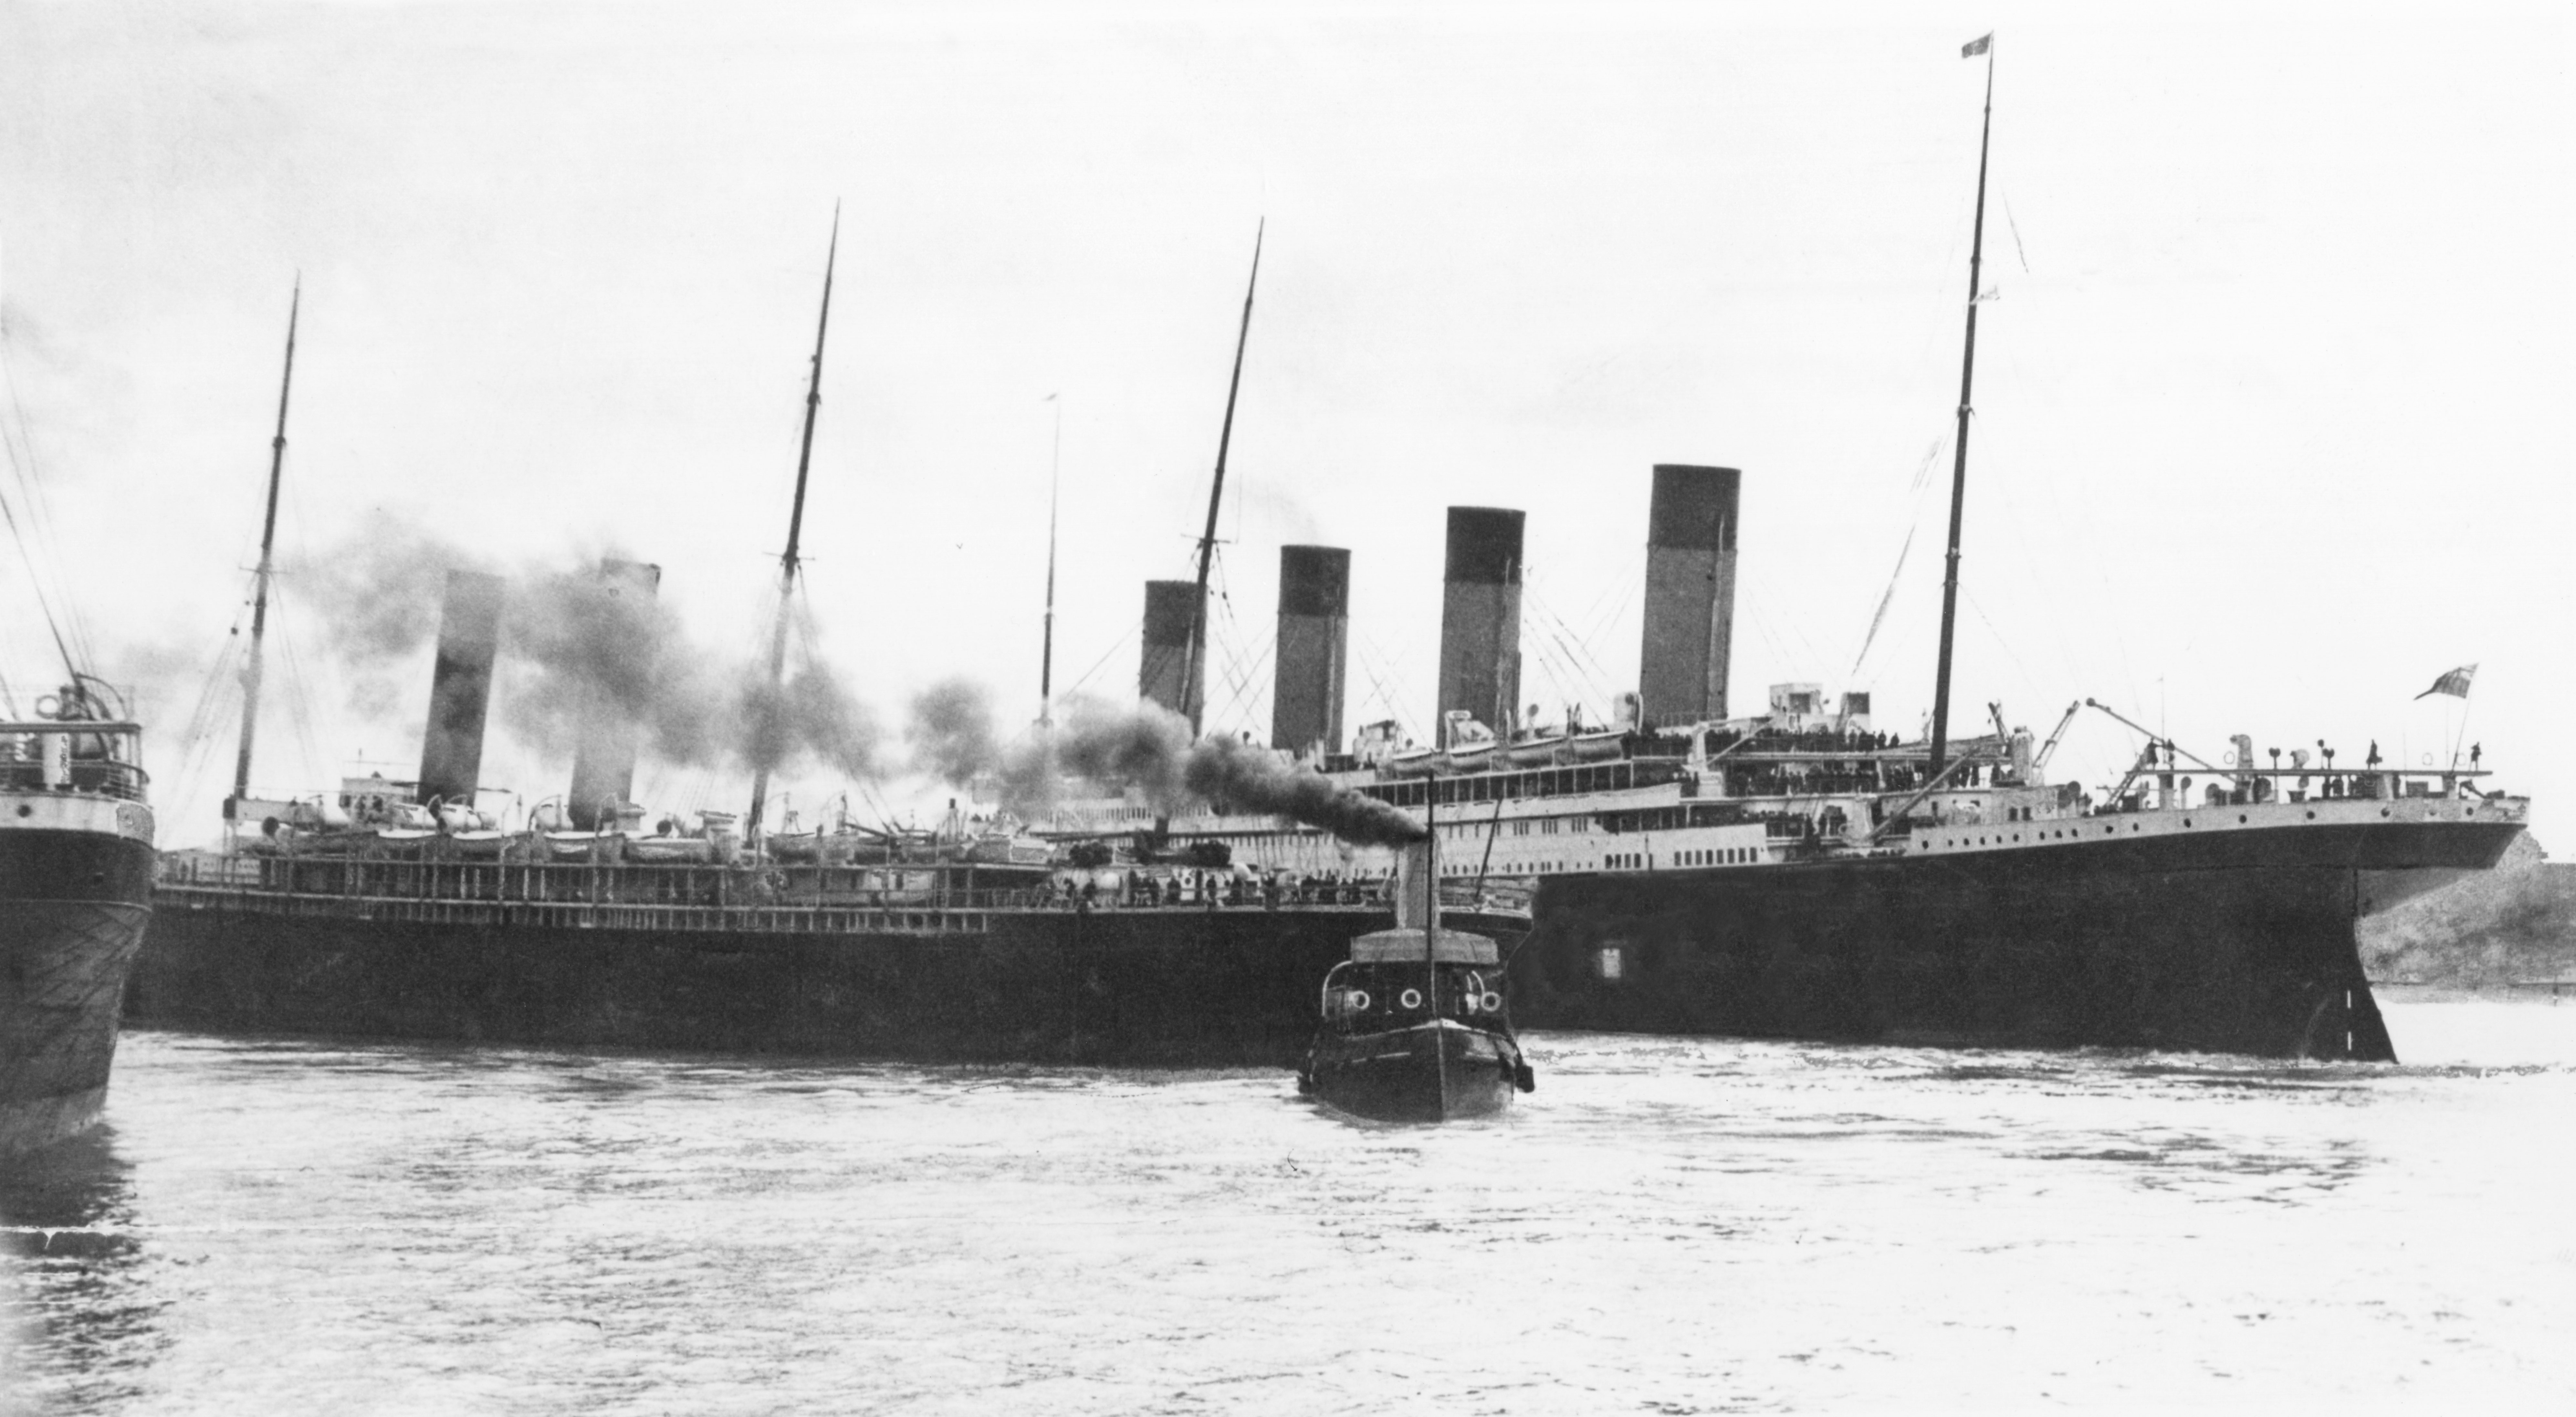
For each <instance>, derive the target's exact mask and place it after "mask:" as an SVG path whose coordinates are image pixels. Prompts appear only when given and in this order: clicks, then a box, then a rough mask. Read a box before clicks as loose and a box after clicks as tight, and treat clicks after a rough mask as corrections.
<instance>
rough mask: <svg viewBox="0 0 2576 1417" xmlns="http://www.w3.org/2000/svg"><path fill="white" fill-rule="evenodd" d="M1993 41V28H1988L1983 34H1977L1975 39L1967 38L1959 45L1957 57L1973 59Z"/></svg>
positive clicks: (1983, 51)
mask: <svg viewBox="0 0 2576 1417" xmlns="http://www.w3.org/2000/svg"><path fill="white" fill-rule="evenodd" d="M1994 42H1995V32H1994V31H1993V30H1988V31H1986V32H1985V33H1984V34H1981V35H1979V36H1977V37H1976V38H1975V39H1972V40H1969V41H1968V42H1967V43H1965V44H1963V45H1960V46H1959V57H1960V58H1962V59H1974V58H1976V57H1977V56H1978V55H1980V54H1983V53H1985V52H1986V50H1987V49H1988V48H1989V47H1991V46H1992V45H1993V44H1994Z"/></svg>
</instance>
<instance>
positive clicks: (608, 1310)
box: [0, 1002, 2576, 1414]
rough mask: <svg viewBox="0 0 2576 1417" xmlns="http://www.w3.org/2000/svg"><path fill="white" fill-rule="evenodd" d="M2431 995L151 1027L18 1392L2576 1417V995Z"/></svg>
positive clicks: (511, 1408)
mask: <svg viewBox="0 0 2576 1417" xmlns="http://www.w3.org/2000/svg"><path fill="white" fill-rule="evenodd" d="M2390 1016H2391V1017H2390V1021H2391V1025H2392V1028H2393V1029H2394V1030H2395V1032H2396V1036H2397V1037H2398V1039H2399V1046H2400V1048H2401V1050H2402V1051H2404V1052H2405V1053H2407V1055H2408V1056H2409V1057H2410V1058H2413V1059H2416V1060H2418V1061H2415V1062H2412V1063H2410V1064H2409V1065H2408V1066H2404V1067H2398V1068H2378V1067H2326V1066H2313V1065H2296V1064H2282V1063H2268V1062H2253V1061H2248V1060H2242V1059H2211V1058H2201V1057H2183V1056H2163V1055H2154V1056H2142V1055H2135V1054H2120V1055H2108V1054H2090V1055H2076V1056H2068V1055H2054V1054H2036V1053H1993V1052H1983V1053H1960V1052H1937V1051H1912V1050H1891V1049H1864V1048H1822V1047H1808V1046H1796V1045H1785V1044H1755V1043H1729V1042H1701V1041H1675V1040H1669V1039H1645V1038H1635V1037H1624V1036H1620V1037H1613V1036H1603V1035H1577V1034H1557V1035H1534V1036H1533V1037H1532V1038H1531V1040H1530V1043H1531V1053H1532V1056H1533V1058H1534V1059H1535V1061H1536V1062H1537V1065H1538V1068H1539V1078H1540V1090H1539V1092H1538V1093H1536V1094H1535V1095H1534V1096H1530V1097H1527V1098H1524V1099H1523V1100H1522V1102H1521V1104H1520V1107H1519V1110H1518V1111H1517V1112H1516V1113H1515V1114H1514V1115H1512V1116H1510V1117H1508V1118H1505V1119H1503V1120H1500V1121H1496V1122H1491V1123H1480V1124H1467V1125H1454V1126H1450V1127H1447V1128H1440V1129H1420V1128H1413V1129H1408V1128H1392V1127H1381V1126H1372V1125H1364V1124H1359V1123H1354V1122H1350V1121H1347V1120H1342V1119H1338V1118H1336V1117H1335V1116H1333V1115H1331V1114H1328V1113H1324V1112H1320V1111H1318V1110H1316V1109H1315V1108H1313V1107H1311V1106H1309V1105H1306V1104H1304V1103H1301V1102H1300V1101H1298V1100H1297V1098H1296V1096H1295V1088H1294V1084H1293V1081H1292V1080H1291V1078H1290V1077H1289V1075H1288V1074H1286V1073H1284V1072H1218V1073H1177V1074H1175V1073H1127V1072H1104V1071H1094V1070H1076V1069H1034V1070H990V1069H960V1068H915V1067H896V1066H883V1065H871V1066H861V1065H828V1066H809V1067H782V1066H777V1065H772V1064H749V1063H741V1062H737V1061H733V1060H710V1059H705V1058H679V1057H662V1056H632V1055H609V1056H600V1055H589V1054H571V1053H546V1052H533V1051H523V1050H507V1049H463V1048H431V1047H416V1046H393V1045H351V1044H318V1043H312V1042H296V1041H285V1040H240V1039H219V1038H211V1037H204V1036H199V1035H192V1034H184V1033H156V1032H146V1033H135V1034H130V1035H128V1037H127V1038H126V1040H125V1044H124V1046H123V1049H122V1051H121V1053H120V1056H119V1059H118V1064H117V1077H116V1083H115V1095H114V1100H113V1103H112V1106H111V1118H112V1127H111V1128H110V1129H109V1130H108V1131H106V1132H105V1133H103V1134H102V1135H100V1136H99V1137H97V1138H96V1139H95V1140H94V1141H92V1142H89V1143H85V1144H83V1145H80V1146H77V1147H74V1148H72V1149H70V1150H69V1151H68V1152H66V1153H64V1154H62V1155H60V1156H57V1157H55V1158H52V1159H50V1160H49V1161H48V1162H47V1163H46V1164H45V1165H44V1166H43V1167H41V1168H40V1169H37V1170H34V1171H32V1172H30V1171H28V1170H25V1169H24V1168H22V1170H21V1172H20V1173H19V1174H16V1175H13V1176H11V1177H9V1178H7V1180H6V1181H5V1183H0V1226H6V1227H9V1228H8V1229H7V1231H6V1232H5V1233H0V1241H6V1242H10V1243H9V1246H8V1249H9V1253H8V1254H7V1256H6V1257H0V1319H4V1320H5V1322H4V1323H0V1374H5V1392H6V1394H7V1397H6V1399H5V1401H0V1407H9V1408H10V1409H11V1410H20V1411H35V1412H52V1411H64V1412H138V1413H157V1412H191V1413H193V1412H243V1413H254V1412H255V1413H268V1412H332V1413H367V1412H380V1413H408V1412H419V1413H442V1414H443V1413H460V1412H496V1413H554V1412H637V1413H658V1412H671V1413H721V1412H746V1413H749V1412H759V1413H769V1412H876V1411H890V1412H906V1413H944V1412H977V1413H981V1412H1047V1413H1058V1412H1064V1413H1083V1412H1099V1413H1127V1412H1176V1413H1179V1412H1186V1413H1196V1412H1207V1411H1283V1412H1286V1411H1294V1412H1298V1413H1332V1412H1369V1413H1379V1412H1414V1411H1420V1412H1444V1413H1445V1412H1579V1413H1598V1412H1649V1413H1687V1412H1720V1411H1736V1410H1745V1409H1757V1410H1758V1409H1771V1408H1783V1407H1805V1408H1835V1409H1840V1408H1850V1407H1878V1408H1922V1407H1966V1406H1978V1407H1994V1406H2011V1407H2021V1406H2046V1405H2053V1404H2091V1403H2112V1404H2118V1405H2122V1406H2147V1405H2157V1406H2163V1405H2168V1404H2179V1403H2183V1402H2192V1403H2212V1402H2216V1403H2225V1404H2230V1405H2237V1404H2252V1403H2256V1402H2262V1403H2266V1404H2270V1403H2275V1402H2277V1403H2282V1404H2288V1405H2291V1406H2295V1407H2296V1408H2298V1409H2301V1410H2306V1409H2310V1408H2315V1407H2319V1406H2324V1405H2329V1404H2331V1405H2332V1407H2334V1408H2335V1409H2338V1410H2340V1409H2344V1408H2349V1407H2351V1406H2353V1405H2354V1404H2355V1402H2356V1400H2357V1401H2358V1402H2359V1403H2360V1404H2362V1405H2365V1406H2378V1405H2391V1406H2409V1407H2425V1406H2430V1405H2432V1404H2434V1403H2436V1402H2442V1401H2451V1400H2474V1401H2477V1402H2479V1403H2481V1404H2483V1405H2484V1406H2485V1407H2486V1408H2487V1409H2489V1410H2493V1409H2495V1408H2497V1407H2503V1406H2514V1407H2536V1408H2556V1409H2558V1410H2570V1409H2569V1408H2568V1407H2567V1406H2565V1405H2564V1404H2568V1403H2569V1402H2570V1400H2571V1398H2576V1357H2571V1340H2570V1337H2569V1334H2570V1329H2571V1321H2572V1320H2576V1187H2571V1185H2570V1180H2571V1177H2576V1169H2571V1163H2576V1144H2571V1141H2570V1128H2571V1125H2576V1004H2571V1005H2570V1006H2568V1007H2552V1006H2550V1005H2547V1004H2504V1003H2490V1002H2451V1003H2431V1002H2417V1003H2411V1004H2410V1003H2403V1002H2394V1003H2392V1004H2391V1005H2390ZM49 1232H50V1239H48V1238H47V1235H48V1233H49ZM39 1248H41V1250H42V1253H30V1252H31V1251H33V1250H37V1249H39Z"/></svg>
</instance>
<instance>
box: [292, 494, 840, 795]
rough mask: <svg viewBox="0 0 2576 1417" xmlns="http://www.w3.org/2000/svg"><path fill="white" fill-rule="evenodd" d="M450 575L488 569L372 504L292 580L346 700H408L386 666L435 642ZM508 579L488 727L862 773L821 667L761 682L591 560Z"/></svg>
mask: <svg viewBox="0 0 2576 1417" xmlns="http://www.w3.org/2000/svg"><path fill="white" fill-rule="evenodd" d="M450 569H460V570H481V571H492V570H494V569H495V568H494V567H492V566H491V565H490V564H488V562H487V561H486V560H485V558H482V557H478V556H476V555H474V554H472V553H470V552H467V551H464V550H462V549H460V548H457V547H454V546H450V545H447V544H445V543H443V542H440V541H438V540H436V539H435V538H432V537H429V536H426V535H424V534H422V533H420V532H418V531H417V530H414V529H412V528H410V527H408V526H406V525H404V524H403V523H401V522H400V521H398V520H396V519H394V518H392V517H389V516H386V515H384V514H382V513H378V514H377V516H376V517H375V518H374V519H372V520H371V521H370V522H369V524H368V525H367V526H366V527H365V528H364V529H363V530H362V531H361V532H360V534H359V536H358V538H357V539H356V541H355V543H354V544H353V545H351V546H348V547H344V548H341V549H339V550H337V551H334V552H332V553H331V554H329V555H326V556H324V557H323V558H322V559H321V560H320V561H319V563H318V564H317V565H316V566H315V567H313V568H312V569H311V570H310V571H309V572H308V573H307V574H306V575H305V576H303V577H301V578H300V579H302V580H303V581H304V583H305V587H306V591H305V599H306V600H307V602H308V603H309V606H310V608H311V609H312V610H314V611H315V612H316V613H318V614H319V616H320V617H321V619H322V622H323V624H324V626H325V631H324V633H325V635H326V637H327V639H328V642H329V644H330V646H331V648H332V650H333V653H334V655H335V657H336V658H338V659H339V661H340V662H341V663H342V664H343V665H344V666H346V667H347V668H348V669H349V670H350V671H351V673H352V678H353V681H354V682H355V685H356V688H355V690H354V692H353V695H352V697H353V698H354V699H355V700H356V703H355V705H354V706H355V707H358V708H359V709H361V710H362V711H369V712H371V714H372V716H375V717H387V716H390V715H388V714H386V713H384V712H382V707H383V706H385V705H404V704H408V703H410V702H412V699H411V694H412V693H413V692H415V690H414V689H413V688H411V687H410V686H408V685H406V684H404V683H402V682H400V681H399V680H397V679H395V678H394V677H393V675H394V673H395V672H396V671H397V670H401V671H409V670H411V669H412V668H413V667H414V660H415V658H416V656H417V655H418V653H419V652H420V651H421V650H422V649H423V648H424V647H425V646H427V645H428V644H429V643H430V642H431V641H432V640H433V639H434V638H435V637H436V635H437V632H438V616H439V609H440V605H441V603H442V598H443V595H444V591H445V585H446V576H447V572H448V571H449V570H450ZM509 579H510V586H509V589H508V591H507V593H506V594H507V599H506V601H505V609H504V611H503V614H502V624H501V652H500V658H501V665H500V672H499V673H498V674H497V675H496V684H495V698H496V700H497V703H498V713H499V716H500V718H501V721H502V722H503V723H505V724H507V725H508V726H509V728H510V729H511V731H512V732H513V733H514V734H516V735H517V736H519V737H520V738H522V739H523V740H525V741H526V742H527V743H528V744H529V745H530V746H533V747H535V748H537V749H538V750H539V751H541V752H544V753H546V754H548V755H550V756H559V757H564V758H569V757H570V756H571V755H572V753H573V752H574V751H575V750H576V749H577V748H578V746H579V745H580V744H581V743H582V742H583V741H584V740H585V739H586V738H588V737H591V736H592V735H593V733H594V730H621V729H622V730H626V731H632V732H634V733H636V734H638V735H639V737H640V738H641V740H642V748H643V751H644V752H645V753H646V754H648V755H649V756H651V757H653V758H655V759H658V760H660V761H662V762H664V763H668V764H671V765H674V766H681V767H760V768H768V769H771V770H777V769H780V768H788V767H793V766H795V765H798V764H801V763H803V762H807V761H819V762H822V763H824V764H826V765H828V766H830V767H832V768H834V769H837V770H839V771H840V772H843V773H846V774H848V775H850V776H853V777H865V776H870V775H872V774H873V773H874V772H875V771H876V768H877V754H878V745H879V742H880V739H881V734H880V731H879V729H878V726H877V723H876V719H875V717H874V715H872V714H871V713H869V712H868V710H867V708H866V706H865V705H864V704H862V703H860V702H859V701H858V700H857V699H856V698H855V697H854V696H853V695H852V694H851V693H850V692H849V691H848V690H847V689H846V688H845V687H844V686H843V685H842V684H841V683H840V682H839V680H838V679H837V677H836V676H835V675H834V674H833V673H832V671H831V670H830V668H829V667H828V666H826V665H824V664H823V663H821V662H820V661H814V662H810V663H808V664H807V665H805V666H804V667H803V668H801V669H799V670H797V671H796V672H794V673H792V674H790V675H788V676H787V678H786V680H785V682H784V683H783V684H782V685H780V687H779V688H778V689H777V690H776V691H774V692H773V691H772V690H770V688H769V686H768V684H767V682H766V675H765V673H764V672H763V671H762V669H761V668H760V667H759V666H757V665H755V664H754V663H753V662H752V659H751V656H750V655H749V654H748V653H745V652H743V651H741V650H732V651H728V650H725V649H722V648H717V647H711V646H708V645H705V644H701V643H697V642H693V641H692V640H691V639H690V637H689V635H688V633H687V631H686V629H685V628H684V627H683V626H682V625H681V623H680V620H679V617H678V616H677V615H676V614H675V613H674V612H673V611H672V610H671V608H670V607H669V606H668V605H666V604H664V603H663V602H662V601H661V599H660V598H659V597H658V596H655V595H651V594H636V593H634V589H633V587H631V586H630V587H628V588H627V589H626V590H625V592H624V593H620V592H619V590H618V588H617V586H616V585H615V584H614V583H612V582H611V581H609V580H607V579H605V578H603V577H601V576H600V575H598V574H596V573H595V572H593V571H590V570H580V571H564V570H560V569H556V568H552V567H546V568H530V569H525V570H522V571H521V572H520V573H519V574H518V575H515V576H511V577H510V578H509ZM808 630H809V632H808V634H807V635H806V637H805V638H806V639H807V640H808V641H809V642H810V640H811V638H812V636H811V633H810V627H808Z"/></svg>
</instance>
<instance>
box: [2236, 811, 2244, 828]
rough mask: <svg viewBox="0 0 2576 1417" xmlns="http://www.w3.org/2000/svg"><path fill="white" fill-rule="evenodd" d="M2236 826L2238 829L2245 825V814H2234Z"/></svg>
mask: <svg viewBox="0 0 2576 1417" xmlns="http://www.w3.org/2000/svg"><path fill="white" fill-rule="evenodd" d="M2236 824H2237V825H2238V826H2240V827H2241V826H2243V825H2245V814H2244V813H2243V812H2239V813H2237V814H2236Z"/></svg>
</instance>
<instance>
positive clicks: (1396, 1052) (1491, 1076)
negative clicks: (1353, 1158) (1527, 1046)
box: [1305, 1022, 1517, 1122]
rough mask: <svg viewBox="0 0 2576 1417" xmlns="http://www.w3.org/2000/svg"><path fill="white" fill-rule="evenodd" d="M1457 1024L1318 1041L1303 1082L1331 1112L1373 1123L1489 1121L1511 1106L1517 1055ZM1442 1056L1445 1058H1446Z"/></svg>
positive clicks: (1332, 1037)
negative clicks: (1491, 1117)
mask: <svg viewBox="0 0 2576 1417" xmlns="http://www.w3.org/2000/svg"><path fill="white" fill-rule="evenodd" d="M1506 1047H1508V1045H1504V1044H1498V1043H1497V1042H1496V1040H1495V1039H1494V1037H1493V1036H1492V1035H1490V1034H1487V1033H1484V1032H1481V1031H1479V1030H1476V1029H1472V1028H1468V1027H1466V1026H1464V1025H1462V1024H1458V1023H1454V1022H1452V1023H1448V1024H1446V1025H1445V1026H1443V1027H1439V1028H1432V1027H1428V1026H1416V1027H1413V1028H1400V1029H1394V1030H1390V1031H1388V1032H1384V1033H1356V1034H1347V1035H1333V1034H1326V1035H1324V1036H1323V1037H1320V1038H1318V1039H1316V1040H1315V1047H1314V1052H1313V1054H1312V1056H1311V1057H1310V1058H1309V1059H1308V1061H1307V1065H1306V1068H1307V1070H1306V1076H1305V1081H1306V1083H1307V1085H1308V1087H1309V1088H1311V1090H1312V1091H1313V1094H1314V1096H1315V1097H1316V1098H1317V1100H1319V1101H1321V1102H1323V1103H1325V1104H1326V1105H1327V1106H1330V1107H1333V1108H1336V1109H1338V1110H1340V1111H1343V1112H1347V1113H1350V1114H1351V1115H1352V1116H1354V1117H1365V1118H1367V1119H1369V1120H1370V1121H1375V1122H1447V1121H1457V1120H1460V1119H1463V1118H1468V1117H1490V1116H1493V1115H1495V1114H1496V1113H1498V1112H1501V1111H1502V1110H1503V1109H1504V1108H1506V1107H1508V1106H1510V1105H1511V1100H1512V1092H1513V1090H1514V1082H1513V1077H1512V1064H1513V1061H1514V1059H1515V1058H1516V1057H1517V1050H1516V1049H1515V1050H1512V1055H1511V1056H1506V1052H1505V1049H1506ZM1444 1055H1445V1056H1444Z"/></svg>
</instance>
